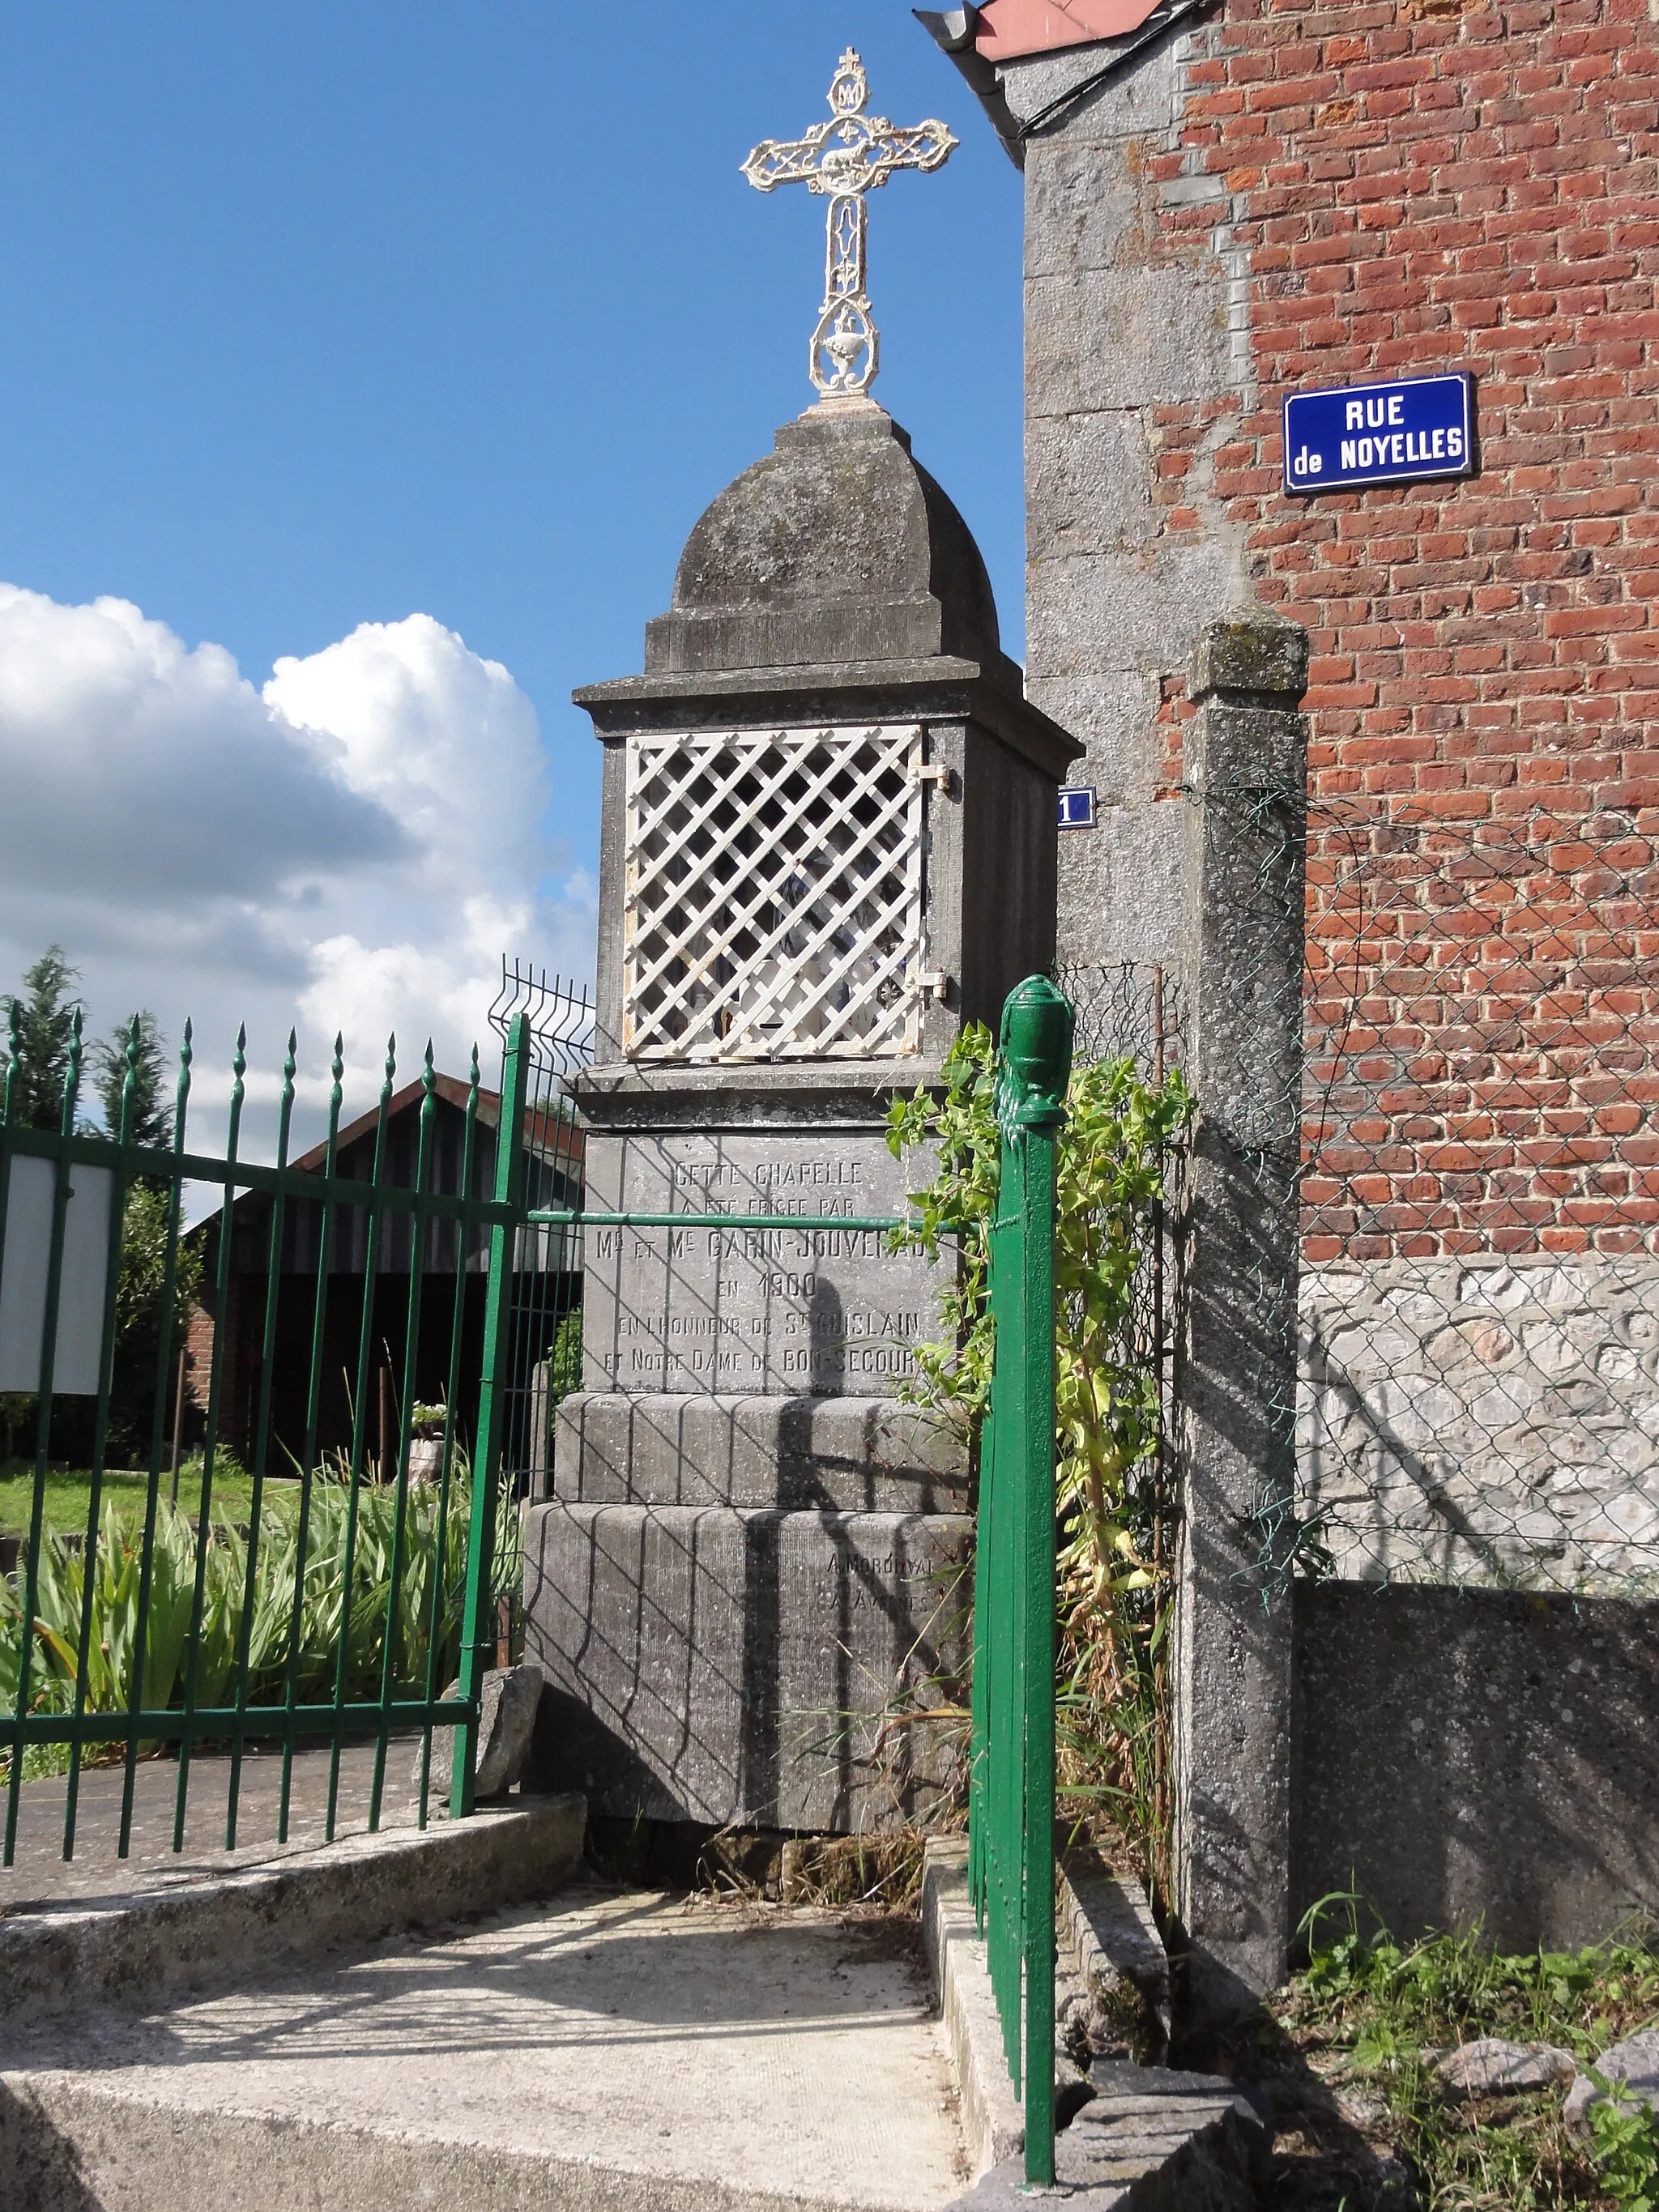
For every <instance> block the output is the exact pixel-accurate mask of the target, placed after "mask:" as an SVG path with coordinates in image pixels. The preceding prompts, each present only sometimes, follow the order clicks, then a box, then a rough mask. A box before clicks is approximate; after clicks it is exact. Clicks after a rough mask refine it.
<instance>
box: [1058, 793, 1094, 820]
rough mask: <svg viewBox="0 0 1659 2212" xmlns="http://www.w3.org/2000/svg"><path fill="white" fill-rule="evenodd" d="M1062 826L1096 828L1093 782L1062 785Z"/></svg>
mask: <svg viewBox="0 0 1659 2212" xmlns="http://www.w3.org/2000/svg"><path fill="white" fill-rule="evenodd" d="M1094 826H1095V789H1094V786H1093V785H1092V784H1091V783H1071V784H1066V785H1063V786H1062V787H1061V789H1060V828H1061V829H1093V828H1094Z"/></svg>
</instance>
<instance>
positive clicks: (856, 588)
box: [645, 400, 1019, 690]
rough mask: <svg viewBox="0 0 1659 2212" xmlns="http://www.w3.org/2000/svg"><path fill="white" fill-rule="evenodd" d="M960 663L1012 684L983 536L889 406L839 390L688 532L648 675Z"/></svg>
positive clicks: (656, 630) (651, 642)
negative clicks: (977, 539)
mask: <svg viewBox="0 0 1659 2212" xmlns="http://www.w3.org/2000/svg"><path fill="white" fill-rule="evenodd" d="M941 658H954V659H958V660H967V661H973V662H975V663H977V664H978V665H979V666H980V667H981V669H982V671H984V673H985V674H987V676H992V677H994V678H1000V679H1001V680H1003V681H1005V682H1010V681H1011V682H1012V684H1013V686H1014V688H1015V689H1016V690H1018V684H1019V678H1018V671H1017V670H1016V669H1015V668H1014V666H1013V665H1012V662H1010V661H1007V660H1006V659H1004V656H1003V654H1002V652H1001V649H1000V644H999V642H998V635H997V612H996V603H995V601H994V599H993V597H992V593H991V580H990V578H989V576H988V575H987V574H986V569H985V562H984V561H983V560H982V559H981V555H980V550H979V548H978V546H977V545H976V544H975V543H974V539H973V535H972V533H971V532H970V531H969V528H968V526H967V524H966V523H965V522H964V521H963V519H962V517H961V515H960V514H958V513H957V510H956V508H955V507H953V506H952V505H951V501H950V500H949V499H947V498H946V496H945V493H944V492H943V491H942V490H941V489H939V485H938V484H937V483H934V481H933V477H930V476H929V475H928V473H927V470H926V469H924V468H922V467H921V465H919V464H918V463H917V462H916V461H915V460H914V459H912V457H911V453H910V441H909V439H908V436H907V435H905V433H904V432H903V431H902V429H901V428H899V426H898V425H897V423H896V422H894V421H893V419H892V417H891V416H890V415H889V414H887V413H886V412H885V411H884V410H883V409H882V408H879V407H878V406H876V405H875V404H874V403H873V402H872V401H868V400H863V401H860V400H851V401H848V400H840V401H836V400H830V401H827V402H825V403H823V404H821V405H819V406H817V407H814V408H812V409H811V410H809V411H808V412H807V413H806V414H805V415H803V416H800V417H799V420H798V421H796V422H789V423H786V424H785V425H784V427H783V428H782V429H781V430H780V431H779V432H778V434H777V440H776V443H775V448H774V450H773V451H772V452H771V453H769V454H768V455H767V457H766V458H765V459H764V460H761V461H757V463H756V464H755V465H754V467H753V468H751V469H749V470H746V471H744V474H743V475H742V476H740V477H738V479H737V481H736V482H735V483H732V484H728V485H727V487H726V489H725V490H724V491H723V492H722V493H721V494H720V497H719V498H718V499H717V500H715V501H714V504H713V506H712V507H709V508H708V511H707V513H705V514H704V515H703V517H702V520H701V521H700V522H699V523H698V524H697V526H696V529H694V530H693V531H692V532H691V535H690V538H688V539H687V540H686V544H685V550H684V553H683V554H682V555H681V556H680V565H679V570H678V574H677V575H676V576H675V579H674V601H673V605H672V608H671V611H669V612H668V613H667V614H665V615H659V617H657V619H656V620H655V621H654V622H652V623H647V627H646V658H645V665H646V672H647V676H658V675H661V676H669V675H693V674H701V673H706V672H714V671H732V672H733V673H736V672H738V671H751V670H758V669H769V668H776V669H799V668H829V667H835V666H846V665H858V666H867V665H872V664H876V665H879V664H882V663H901V662H902V663H907V664H910V665H914V664H915V663H916V662H917V661H925V660H928V659H941Z"/></svg>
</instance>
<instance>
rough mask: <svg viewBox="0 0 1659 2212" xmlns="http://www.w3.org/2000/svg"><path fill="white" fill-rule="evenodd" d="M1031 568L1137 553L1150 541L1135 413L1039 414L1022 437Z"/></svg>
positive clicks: (1142, 444) (1145, 470) (1148, 460)
mask: <svg viewBox="0 0 1659 2212" xmlns="http://www.w3.org/2000/svg"><path fill="white" fill-rule="evenodd" d="M1025 473H1026V497H1027V500H1028V501H1029V507H1030V519H1029V521H1028V523H1027V527H1026V557H1027V560H1028V561H1029V562H1039V561H1042V562H1048V561H1051V560H1055V559H1058V558H1060V557H1061V556H1066V555H1068V554H1073V553H1109V552H1115V551H1118V550H1121V549H1122V548H1124V547H1133V548H1134V549H1136V550H1139V549H1140V548H1142V547H1144V546H1146V544H1148V542H1149V541H1150V540H1151V539H1152V538H1154V537H1155V535H1156V523H1155V520H1154V517H1153V512H1152V454H1151V453H1150V451H1149V449H1148V447H1147V443H1146V426H1145V424H1144V423H1143V422H1142V421H1141V419H1140V417H1139V415H1136V414H1134V413H1133V412H1131V411H1129V410H1123V409H1110V410H1106V411H1104V412H1101V413H1096V414H1091V415H1060V416H1049V415H1043V416H1037V417H1036V419H1035V420H1034V421H1033V422H1032V423H1031V424H1030V428H1029V429H1028V431H1027V433H1026V441H1025Z"/></svg>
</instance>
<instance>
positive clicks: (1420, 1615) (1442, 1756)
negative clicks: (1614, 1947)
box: [1291, 1583, 1659, 1951]
mask: <svg viewBox="0 0 1659 2212" xmlns="http://www.w3.org/2000/svg"><path fill="white" fill-rule="evenodd" d="M1295 1624H1296V1688H1295V1708H1294V1710H1295V1729H1294V1746H1295V1748H1294V1771H1293V1786H1292V1805H1293V1808H1294V1812H1293V1828H1292V1837H1291V1881H1292V1893H1293V1900H1294V1910H1295V1911H1296V1912H1297V1914H1298V1915H1300V1914H1302V1913H1304V1912H1305V1911H1307V1909H1308V1907H1309V1906H1310V1905H1312V1904H1313V1903H1314V1902H1315V1901H1316V1899H1318V1898H1320V1897H1322V1896H1323V1895H1325V1894H1327V1893H1329V1892H1331V1891H1335V1890H1346V1889H1347V1888H1348V1887H1350V1886H1351V1885H1352V1886H1353V1887H1357V1888H1358V1890H1359V1891H1360V1892H1361V1893H1363V1895H1364V1897H1365V1899H1367V1901H1368V1902H1369V1903H1370V1905H1371V1906H1372V1907H1373V1908H1374V1910H1375V1911H1376V1913H1377V1914H1378V1916H1379V1917H1381V1919H1382V1921H1383V1923H1384V1925H1385V1926H1386V1927H1387V1928H1388V1929H1389V1931H1390V1933H1391V1934H1393V1935H1394V1936H1396V1937H1402V1938H1409V1937H1412V1936H1417V1935H1419V1934H1421V1933H1423V1932H1424V1931H1425V1930H1426V1929H1459V1928H1465V1927H1468V1926H1469V1925H1470V1924H1472V1923H1474V1922H1475V1921H1476V1920H1484V1923H1485V1927H1486V1935H1487V1936H1489V1937H1490V1938H1491V1940H1492V1942H1495V1943H1497V1944H1498V1946H1499V1947H1500V1948H1503V1949H1504V1950H1511V1951H1523V1950H1530V1949H1532V1948H1534V1946H1535V1945H1537V1944H1543V1945H1544V1946H1545V1947H1546V1948H1557V1949H1560V1948H1577V1946H1579V1945H1580V1944H1583V1943H1590V1942H1597V1941H1599V1940H1600V1939H1601V1938H1602V1937H1604V1936H1608V1935H1610V1934H1612V1933H1613V1930H1614V1929H1617V1928H1618V1927H1620V1925H1621V1923H1629V1922H1631V1921H1632V1919H1635V1918H1637V1917H1641V1916H1644V1915H1645V1916H1648V1917H1653V1916H1655V1915H1659V1732H1656V1730H1655V1729H1654V1726H1653V1716H1654V1714H1655V1712H1656V1711H1659V1605H1653V1604H1637V1603H1632V1602H1628V1601H1624V1600H1621V1599H1614V1598H1573V1597H1569V1596H1557V1595H1546V1594H1542V1593H1534V1592H1528V1591H1516V1590H1492V1589H1462V1590H1460V1589H1443V1588H1440V1589H1435V1588H1428V1587H1423V1586H1413V1585H1405V1584H1396V1585H1395V1586H1393V1587H1391V1588H1388V1589H1376V1588H1373V1587H1371V1586H1370V1585H1368V1584H1363V1583H1321V1584H1310V1583H1300V1584H1298V1585H1297V1590H1296V1595H1295Z"/></svg>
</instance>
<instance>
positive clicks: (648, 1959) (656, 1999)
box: [0, 1886, 968, 2212]
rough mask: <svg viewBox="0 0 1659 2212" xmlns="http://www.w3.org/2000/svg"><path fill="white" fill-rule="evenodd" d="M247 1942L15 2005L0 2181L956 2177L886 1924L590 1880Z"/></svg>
mask: <svg viewBox="0 0 1659 2212" xmlns="http://www.w3.org/2000/svg"><path fill="white" fill-rule="evenodd" d="M240 1963H241V1967H242V1980H243V1985H242V1986H240V1987H239V1988H237V1989H235V1990H229V1991H224V1992H222V1993H221V1994H219V1995H217V1996H207V1997H201V1996H188V1997H179V1996H176V1995H175V1996H173V1997H172V1998H163V1999H161V2000H159V2001H158V2000H156V1999H155V1998H154V1997H152V1998H150V1999H149V2001H148V2002H143V2003H139V2004H135V2005H125V2006H124V2005H119V2004H116V2003H112V2002H104V2003H102V2004H100V2005H96V2006H93V2007H90V2008H85V2009H82V2010H81V2011H79V2012H72V2011H63V2012H60V2013H58V2014H56V2015H48V2016H44V2017H42V2016H37V2017H36V2018H34V2019H33V2020H32V2021H29V2020H24V2021H6V2022H5V2023H4V2024H3V2027H0V2177H3V2179H0V2203H3V2204H5V2205H6V2206H7V2207H10V2206H11V2205H13V2204H15V2205H16V2206H17V2207H18V2212H23V2208H25V2207H27V2212H275V2208H281V2212H288V2208H289V2207H294V2208H302V2212H362V2207H364V2206H365V2205H373V2206H374V2208H375V2212H415V2208H429V2207H435V2206H443V2207H446V2208H449V2207H454V2206H459V2205H465V2206H466V2207H467V2212H532V2208H535V2212H544V2208H552V2207H555V2206H556V2207H558V2208H559V2212H943V2208H944V2207H945V2204H946V2203H948V2202H949V2201H950V2200H951V2198H952V2197H955V2196H957V2194H959V2193H960V2191H961V2190H962V2188H963V2185H964V2184H965V2182H966V2180H967V2179H968V2169H967V2166H966V2161H965V2160H964V2158H963V2152H962V2142H961V2136H960V2132H959V2130H958V2128H957V2123H956V2118H955V2105H954V2099H953V2098H952V2096H951V2088H950V2076H949V2068H948V2064H947V2061H946V2057H945V2048H944V2041H943V2037H942V2034H941V2033H940V2030H939V2024H938V2022H937V2021H935V2020H934V2019H933V2015H932V2008H931V2006H930V2003H929V2001H928V1996H927V1986H926V1977H925V1973H924V1972H923V1970H922V1966H921V1958H920V1954H919V1950H918V1949H917V1948H915V1945H914V1943H909V1944H907V1941H906V1936H905V1933H904V1931H903V1930H902V1929H896V1928H895V1927H894V1925H893V1923H862V1924H860V1923H846V1922H843V1921H842V1918H841V1917H839V1916H837V1915H835V1914H830V1913H823V1912H815V1911H811V1910H802V1909H793V1910H777V1909H771V1910H755V1909H750V1908H745V1907H742V1906H727V1907H724V1908H720V1907H715V1906H714V1905H707V1904H705V1905H696V1904H693V1905H687V1904H686V1902H685V1901H684V1899H678V1898H665V1897H661V1896H655V1895H650V1894H641V1893H638V1892H617V1891H614V1890H609V1889H600V1888H598V1887H592V1886H577V1887H571V1888H570V1889H568V1890H567V1891H566V1892H564V1893H562V1895H561V1897H559V1898H558V1899H555V1900H552V1901H551V1902H550V1903H548V1904H544V1905H535V1906H531V1907H521V1908H519V1909H516V1910H513V1911H503V1912H495V1913H490V1914H489V1915H487V1916H486V1917H483V1918H482V1919H480V1920H479V1921H478V1922H477V1924H476V1925H474V1926H471V1927H468V1928H466V1929H462V1930H453V1931H450V1932H447V1933H446V1934H443V1935H441V1936H437V1937H435V1938H434V1937H428V1936H419V1935H415V1934H409V1935H405V1936H402V1937H398V1938H393V1939H391V1940H387V1941H384V1942H380V1943H379V1944H377V1945H375V1946H374V1948H371V1949H369V1950H368V1952H367V1953H366V1954H365V1955H362V1956H361V1957H358V1958H356V1959H353V1960H336V1961H334V1962H333V1963H332V1964H325V1965H324V1966H309V1967H307V1968H305V1969H303V1970H301V1969H297V1968H296V1969H295V1970H293V1971H291V1972H288V1973H287V1974H285V1975H282V1976H280V1977H276V1978H270V1977H264V1978H262V1977H260V1975H259V1959H258V1950H257V1948H248V1949H245V1950H244V1952H243V1954H242V1957H241V1961H240ZM14 2177H15V2180H14ZM9 2190H10V2191H11V2193H8V2191H9Z"/></svg>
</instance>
